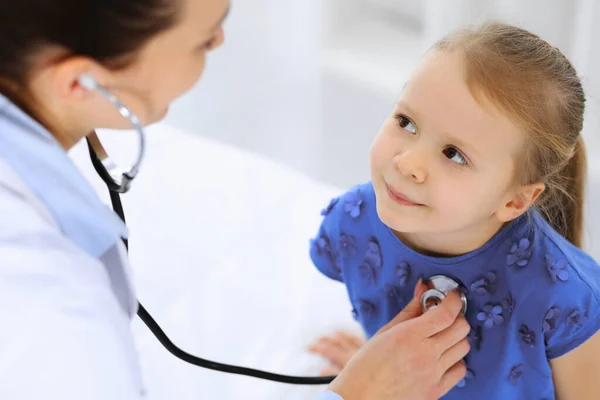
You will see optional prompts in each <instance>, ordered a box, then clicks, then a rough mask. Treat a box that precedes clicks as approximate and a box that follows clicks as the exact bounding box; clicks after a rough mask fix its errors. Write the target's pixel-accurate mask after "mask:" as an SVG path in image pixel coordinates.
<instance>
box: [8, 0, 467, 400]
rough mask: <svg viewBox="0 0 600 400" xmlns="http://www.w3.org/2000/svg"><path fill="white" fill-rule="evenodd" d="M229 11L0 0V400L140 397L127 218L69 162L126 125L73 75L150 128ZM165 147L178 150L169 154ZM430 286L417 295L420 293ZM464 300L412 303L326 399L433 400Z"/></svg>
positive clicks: (194, 72)
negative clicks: (93, 137) (430, 305)
mask: <svg viewBox="0 0 600 400" xmlns="http://www.w3.org/2000/svg"><path fill="white" fill-rule="evenodd" d="M228 9H229V2H228V0H102V1H83V0H53V1H48V0H16V1H2V2H0V220H1V225H0V324H1V329H0V398H1V399H60V400H75V399H77V400H82V399H86V400H96V399H98V400H100V399H103V400H104V399H111V400H118V399H143V398H146V394H145V392H144V390H143V383H142V379H141V376H140V368H139V365H138V360H137V355H136V353H135V349H134V343H133V339H132V335H131V331H130V321H131V318H132V317H133V316H134V315H135V312H136V305H137V303H136V298H135V294H134V292H133V288H132V284H131V279H130V272H129V266H128V264H127V261H126V257H125V251H124V247H123V245H122V243H121V239H120V238H121V237H126V235H127V231H126V228H125V227H124V225H123V224H122V222H121V221H120V219H119V218H118V217H117V216H116V215H114V214H113V213H112V212H111V211H110V210H109V209H108V208H107V207H106V206H105V205H103V204H102V203H101V201H100V200H99V198H98V197H97V196H96V194H95V193H94V191H93V190H92V189H91V187H90V186H89V185H88V184H87V182H86V181H85V180H84V178H83V177H82V176H81V175H80V174H79V172H78V171H77V169H76V168H75V167H74V165H73V164H72V163H71V162H70V160H69V158H68V157H67V154H66V151H67V150H69V149H70V148H71V147H72V146H73V145H74V144H75V143H77V142H78V141H79V140H81V139H82V138H84V137H85V136H86V135H88V134H89V133H90V132H92V131H93V130H94V129H96V128H113V129H119V128H130V125H129V124H128V122H127V120H126V119H124V118H123V117H122V116H121V115H120V114H119V113H118V112H117V110H116V109H115V108H114V107H113V106H112V105H111V104H110V103H109V102H107V101H106V99H105V98H103V97H102V96H101V95H99V94H98V93H97V92H95V91H90V90H87V89H86V88H84V87H82V86H81V85H80V84H79V83H78V77H79V76H80V75H82V74H89V75H91V76H93V77H94V78H95V79H96V80H97V81H98V82H99V83H100V84H101V85H103V86H104V87H106V88H108V90H109V91H110V92H111V93H113V94H114V95H116V96H117V97H118V98H119V99H120V100H121V101H122V102H123V103H124V104H126V105H127V106H129V107H130V108H131V109H132V110H133V111H134V112H135V113H136V114H137V115H138V116H139V117H140V119H141V120H142V122H143V123H144V124H149V123H152V122H155V121H158V120H160V119H161V118H163V117H164V116H165V114H166V112H167V109H168V105H169V103H171V102H172V101H173V100H174V99H175V98H176V97H177V96H179V95H181V94H182V93H183V92H184V91H186V90H187V89H189V88H190V87H191V86H192V85H193V84H194V83H195V82H196V81H197V80H198V78H199V77H200V75H201V74H202V71H203V69H204V63H205V57H206V54H207V53H208V52H209V51H211V50H213V49H214V48H216V47H218V46H220V45H221V44H222V42H223V31H222V27H221V24H222V21H223V19H224V18H225V16H226V14H227V11H228ZM174 151H176V150H175V149H174ZM422 290H423V288H422V287H420V286H417V288H415V293H416V297H415V298H417V299H418V295H419V293H421V292H422ZM461 306H462V304H461V302H460V300H459V298H458V296H457V295H455V294H453V295H452V296H450V297H448V298H447V299H446V300H445V301H444V302H443V303H442V305H441V306H440V307H438V308H436V309H434V310H432V311H429V312H427V313H426V314H424V315H421V316H420V315H419V314H420V312H419V307H418V302H417V301H415V300H413V302H412V303H410V304H409V306H408V307H407V308H406V309H405V310H404V311H403V312H401V313H400V314H399V315H398V316H397V317H396V319H395V320H394V321H392V322H391V323H390V324H389V325H387V326H386V327H385V328H383V329H382V330H381V331H380V332H379V333H378V334H377V335H376V336H375V337H374V338H373V339H372V340H371V341H370V342H369V343H368V344H367V345H366V346H364V347H363V348H362V349H361V351H359V353H357V354H356V356H355V357H354V359H353V360H351V361H350V363H349V364H348V366H347V367H346V368H345V370H344V371H342V373H341V374H340V375H339V376H338V378H337V379H336V380H335V381H334V382H333V383H332V384H331V385H330V387H329V388H328V389H329V390H328V391H326V392H324V393H323V394H322V395H321V396H320V397H319V399H336V400H339V399H342V398H343V399H344V400H364V399H374V400H387V399H407V400H411V399H434V398H438V397H439V396H442V395H443V394H444V393H446V392H447V391H448V390H450V389H451V388H452V387H453V386H454V385H455V384H456V383H457V382H458V381H459V380H460V379H462V378H463V376H464V375H465V367H464V365H463V363H462V361H460V360H461V359H462V358H463V356H464V355H465V354H466V352H467V351H468V344H467V342H466V335H467V333H468V330H469V327H468V324H467V323H466V322H465V320H464V319H463V318H462V317H457V316H458V315H459V313H460V308H461Z"/></svg>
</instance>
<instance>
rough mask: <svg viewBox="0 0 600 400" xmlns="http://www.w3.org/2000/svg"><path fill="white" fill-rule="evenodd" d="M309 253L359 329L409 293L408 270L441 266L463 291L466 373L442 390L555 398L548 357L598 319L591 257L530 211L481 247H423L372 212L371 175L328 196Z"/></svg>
mask: <svg viewBox="0 0 600 400" xmlns="http://www.w3.org/2000/svg"><path fill="white" fill-rule="evenodd" d="M322 214H323V215H324V219H323V223H322V225H321V227H320V229H319V231H318V234H317V236H316V238H314V239H313V240H311V247H310V255H311V258H312V260H313V262H314V264H315V265H316V266H317V268H318V269H319V270H320V271H321V272H322V273H323V274H325V275H327V276H328V277H330V278H332V279H335V280H338V281H340V282H343V283H344V284H345V285H346V287H347V290H348V295H349V299H350V303H351V312H352V314H353V316H354V318H355V319H356V320H357V321H359V322H360V324H361V325H362V327H363V329H364V331H365V333H366V334H367V336H368V337H370V336H372V335H373V334H375V333H376V332H377V330H378V329H379V328H381V327H382V326H383V325H385V324H386V323H387V322H388V321H390V320H391V319H392V318H393V317H394V316H395V315H396V314H397V313H398V312H399V311H400V310H402V309H403V308H404V306H406V304H407V303H408V302H409V301H410V300H411V298H412V295H413V289H414V286H415V284H416V282H417V280H418V279H419V278H420V277H422V278H424V279H427V278H429V277H431V276H433V275H438V274H443V275H447V276H450V277H452V278H454V279H456V280H457V281H459V282H461V283H462V285H463V286H464V288H465V290H466V292H467V299H468V309H467V313H466V317H467V320H468V321H469V323H470V325H471V328H472V330H471V333H470V334H469V341H470V343H471V352H470V353H469V355H468V356H467V357H466V360H465V361H466V364H467V369H468V372H467V376H466V378H465V379H463V380H462V381H461V382H460V383H459V384H458V385H457V386H456V387H455V388H453V389H452V390H451V391H450V392H449V393H448V394H447V395H446V396H444V399H484V398H485V399H486V400H493V399H503V400H504V399H511V400H516V399H527V400H541V399H554V398H555V393H554V386H553V382H552V371H551V369H550V364H549V360H552V359H553V358H557V357H560V356H561V355H563V354H565V353H568V352H569V351H571V350H573V349H575V348H576V347H578V346H579V345H581V344H582V343H584V342H585V341H586V340H587V339H589V338H590V337H591V336H593V335H594V334H595V333H596V332H597V331H598V330H599V329H600V302H599V300H600V266H598V264H597V263H596V262H595V261H594V260H593V259H592V258H591V257H590V256H588V255H587V254H585V253H584V252H583V251H581V250H580V249H578V248H576V247H575V246H573V245H571V244H570V243H569V242H568V241H567V240H566V239H564V238H563V237H562V236H560V235H559V234H558V233H557V232H556V231H554V230H553V229H552V228H551V227H550V225H549V224H548V223H547V222H546V221H545V220H544V219H543V218H542V217H541V216H540V215H539V214H538V213H537V212H535V211H531V212H529V213H528V214H527V215H524V216H522V217H520V218H518V219H517V220H515V221H512V222H511V223H510V224H508V225H507V226H505V227H504V228H503V229H502V230H501V231H500V232H498V233H497V234H496V235H495V236H494V237H493V238H492V239H491V240H490V241H489V242H488V243H486V244H485V245H484V246H482V247H481V248H479V249H477V250H475V251H473V252H471V253H468V254H464V255H461V256H457V257H431V256H426V255H423V254H420V253H417V252H415V251H414V250H412V249H410V248H408V247H407V246H405V245H404V244H403V243H402V242H401V241H400V240H399V239H398V238H397V237H396V236H395V235H394V233H393V231H392V230H391V229H390V228H389V227H388V226H386V225H384V224H383V223H382V222H381V220H380V219H379V217H378V215H377V211H376V207H375V193H374V191H373V187H372V185H371V184H370V183H368V184H364V185H360V186H357V187H355V188H353V189H352V190H350V191H349V192H348V193H346V194H344V195H343V196H341V197H339V198H336V199H333V200H332V201H331V203H330V204H329V205H328V206H327V207H326V208H325V209H324V210H323V211H322Z"/></svg>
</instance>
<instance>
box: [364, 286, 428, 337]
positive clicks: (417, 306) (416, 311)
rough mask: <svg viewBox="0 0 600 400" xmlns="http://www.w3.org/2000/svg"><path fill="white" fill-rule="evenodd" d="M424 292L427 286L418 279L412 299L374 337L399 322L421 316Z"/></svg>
mask: <svg viewBox="0 0 600 400" xmlns="http://www.w3.org/2000/svg"><path fill="white" fill-rule="evenodd" d="M426 290H427V286H425V285H424V284H423V280H422V279H419V280H418V281H417V284H416V285H415V291H414V297H413V298H412V300H411V301H410V303H408V304H407V305H406V307H404V309H403V310H402V311H400V312H399V313H398V314H397V315H396V316H395V317H394V319H392V320H391V321H390V322H388V323H387V324H386V325H384V326H383V327H382V328H381V329H380V330H379V331H378V332H377V333H376V335H379V334H381V333H383V332H385V331H387V330H389V329H391V328H393V327H394V326H395V325H398V324H399V323H401V322H404V321H408V320H410V319H413V318H416V317H418V316H419V315H421V314H423V311H422V310H421V296H422V295H423V293H425V291H426Z"/></svg>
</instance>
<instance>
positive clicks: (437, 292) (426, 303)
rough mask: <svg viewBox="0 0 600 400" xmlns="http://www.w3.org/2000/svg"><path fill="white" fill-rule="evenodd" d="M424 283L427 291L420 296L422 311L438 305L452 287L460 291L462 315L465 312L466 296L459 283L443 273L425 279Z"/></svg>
mask: <svg viewBox="0 0 600 400" xmlns="http://www.w3.org/2000/svg"><path fill="white" fill-rule="evenodd" d="M424 284H425V286H427V291H426V292H425V293H423V295H422V296H421V309H422V310H423V312H426V311H428V310H431V309H432V308H435V307H437V306H439V305H440V303H441V302H442V301H443V300H444V299H445V298H446V296H447V295H448V293H450V292H451V291H452V290H453V289H458V290H459V292H460V299H461V300H462V303H463V307H462V310H461V312H462V313H463V315H464V314H465V313H466V312H467V296H466V295H465V293H464V291H463V290H462V287H461V285H460V284H459V283H458V282H457V281H455V280H454V279H452V278H449V277H447V276H444V275H435V276H432V277H431V278H429V279H428V280H426V281H425V282H424Z"/></svg>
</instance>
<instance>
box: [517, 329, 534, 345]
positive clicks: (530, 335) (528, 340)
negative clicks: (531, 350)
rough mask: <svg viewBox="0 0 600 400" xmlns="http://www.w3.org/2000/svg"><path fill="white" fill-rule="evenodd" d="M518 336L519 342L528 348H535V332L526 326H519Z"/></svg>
mask: <svg viewBox="0 0 600 400" xmlns="http://www.w3.org/2000/svg"><path fill="white" fill-rule="evenodd" d="M519 336H521V340H522V341H523V343H525V344H526V345H527V346H529V347H535V342H536V340H535V332H534V331H532V330H531V329H529V328H528V327H527V325H521V327H520V328H519Z"/></svg>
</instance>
